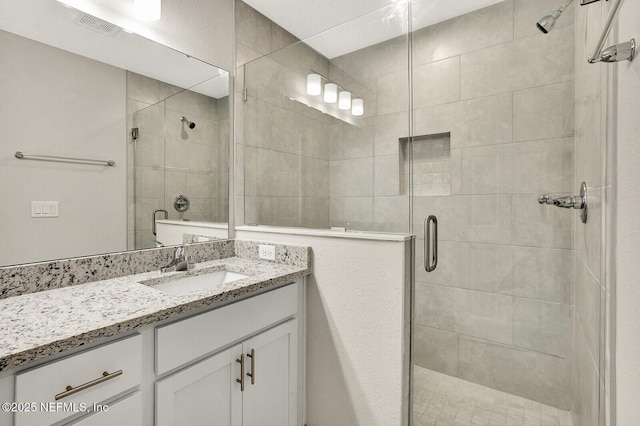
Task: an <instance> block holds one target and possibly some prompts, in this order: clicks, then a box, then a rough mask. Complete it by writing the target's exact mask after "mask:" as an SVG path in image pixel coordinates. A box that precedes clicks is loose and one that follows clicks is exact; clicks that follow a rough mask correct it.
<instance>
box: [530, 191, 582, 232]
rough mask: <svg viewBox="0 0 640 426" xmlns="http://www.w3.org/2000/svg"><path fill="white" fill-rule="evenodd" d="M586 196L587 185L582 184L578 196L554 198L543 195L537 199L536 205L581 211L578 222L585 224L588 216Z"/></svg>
mask: <svg viewBox="0 0 640 426" xmlns="http://www.w3.org/2000/svg"><path fill="white" fill-rule="evenodd" d="M587 195H588V194H587V183H586V182H582V184H581V185H580V195H578V196H569V197H560V198H554V197H552V196H551V195H548V194H545V195H541V196H540V198H538V204H549V205H552V206H556V207H560V208H563V209H576V210H582V213H581V214H580V220H581V221H582V223H587V217H588V215H589V209H588V206H587Z"/></svg>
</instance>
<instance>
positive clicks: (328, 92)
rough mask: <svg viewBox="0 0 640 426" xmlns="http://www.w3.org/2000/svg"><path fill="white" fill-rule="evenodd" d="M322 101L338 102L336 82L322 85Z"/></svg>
mask: <svg viewBox="0 0 640 426" xmlns="http://www.w3.org/2000/svg"><path fill="white" fill-rule="evenodd" d="M324 101H325V102H326V103H328V104H335V103H336V102H338V86H337V85H336V84H333V83H327V84H325V85H324Z"/></svg>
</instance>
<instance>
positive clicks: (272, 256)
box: [258, 244, 276, 260]
mask: <svg viewBox="0 0 640 426" xmlns="http://www.w3.org/2000/svg"><path fill="white" fill-rule="evenodd" d="M258 257H259V258H260V259H265V260H276V247H275V246H270V245H266V244H260V245H259V246H258Z"/></svg>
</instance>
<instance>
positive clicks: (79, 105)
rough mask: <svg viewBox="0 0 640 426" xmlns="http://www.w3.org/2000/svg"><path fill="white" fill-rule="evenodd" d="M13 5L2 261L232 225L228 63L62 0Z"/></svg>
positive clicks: (0, 38)
mask: <svg viewBox="0 0 640 426" xmlns="http://www.w3.org/2000/svg"><path fill="white" fill-rule="evenodd" d="M2 9H3V13H2V15H1V16H0V58H2V59H1V60H0V76H1V78H0V99H2V101H1V102H0V148H1V154H0V196H1V197H2V199H3V200H4V202H3V203H0V242H1V244H0V266H6V265H13V264H19V263H27V262H37V261H44V260H53V259H60V258H66V257H75V256H85V255H94V254H100V253H108V252H115V251H124V250H131V249H140V248H150V247H156V246H158V245H169V244H180V243H183V242H191V241H202V240H203V239H205V238H226V236H227V227H226V222H227V214H228V213H227V211H228V176H227V174H228V154H227V153H228V147H229V145H228V144H229V78H228V73H227V72H226V71H224V70H221V69H219V68H216V67H214V66H212V65H209V64H206V63H204V62H202V61H199V60H197V59H194V58H191V57H189V56H188V55H185V54H184V53H180V52H177V51H175V50H172V49H170V48H167V47H165V46H162V45H159V44H157V43H155V42H153V41H150V40H148V39H145V38H144V37H141V36H138V35H136V34H133V33H130V32H127V31H126V30H124V29H122V28H119V27H117V26H115V25H112V24H110V23H108V22H106V21H102V20H100V19H99V18H97V17H95V16H91V15H88V14H86V13H83V12H81V11H79V10H76V9H73V8H69V7H67V6H65V5H64V4H62V3H59V2H55V1H48V0H25V1H21V2H8V1H4V2H3V3H2ZM17 152H21V153H22V158H21V159H20V158H18V157H20V155H16V153H17ZM87 160H91V161H87ZM93 160H97V161H93ZM156 210H159V212H157V213H156V214H155V218H156V219H157V220H158V223H154V214H153V213H154V211H156ZM165 211H166V216H165V213H164V212H165ZM165 217H166V218H167V219H168V221H165V220H164V219H165ZM200 222H205V223H206V224H203V225H202V226H199V227H197V231H193V230H191V227H189V226H185V224H188V225H192V224H198V223H200ZM154 225H157V226H154ZM154 228H158V229H154ZM160 228H162V229H163V232H164V237H163V238H164V241H163V240H162V237H159V235H154V231H156V234H158V231H159V230H160Z"/></svg>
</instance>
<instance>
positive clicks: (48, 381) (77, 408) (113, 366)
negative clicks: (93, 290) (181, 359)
mask: <svg viewBox="0 0 640 426" xmlns="http://www.w3.org/2000/svg"><path fill="white" fill-rule="evenodd" d="M141 380H142V338H141V336H140V335H139V334H136V335H134V336H132V337H127V338H125V339H121V340H117V341H115V342H112V343H108V344H106V345H102V346H98V347H96V348H93V349H90V350H87V351H84V352H80V353H77V354H74V355H71V356H68V357H64V358H62V359H59V360H57V361H53V362H50V363H48V364H44V365H42V366H39V367H36V368H33V369H29V370H26V371H21V372H19V373H17V374H16V375H15V402H16V403H18V404H22V405H21V407H20V408H18V409H17V410H16V414H15V418H14V423H15V426H49V425H52V424H54V423H57V422H60V421H61V420H63V419H66V418H72V417H77V415H78V414H81V413H85V412H90V411H93V410H94V408H95V407H97V406H99V405H101V403H103V402H104V401H107V400H109V399H114V398H116V397H118V396H119V395H123V394H125V393H127V392H130V391H131V390H133V389H134V388H136V387H137V386H139V385H140V383H141ZM94 404H96V405H95V406H94ZM26 407H28V408H26ZM107 407H108V408H107V410H108V409H109V408H110V407H109V406H107ZM98 408H99V407H98ZM105 414H106V413H104V412H103V413H96V414H95V415H96V416H100V417H103V415H105ZM105 417H106V416H105ZM102 424H108V423H102ZM128 424H129V425H131V426H136V425H141V424H142V416H141V415H140V416H138V417H137V418H135V417H134V416H132V417H131V421H130V422H129V423H128Z"/></svg>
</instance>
